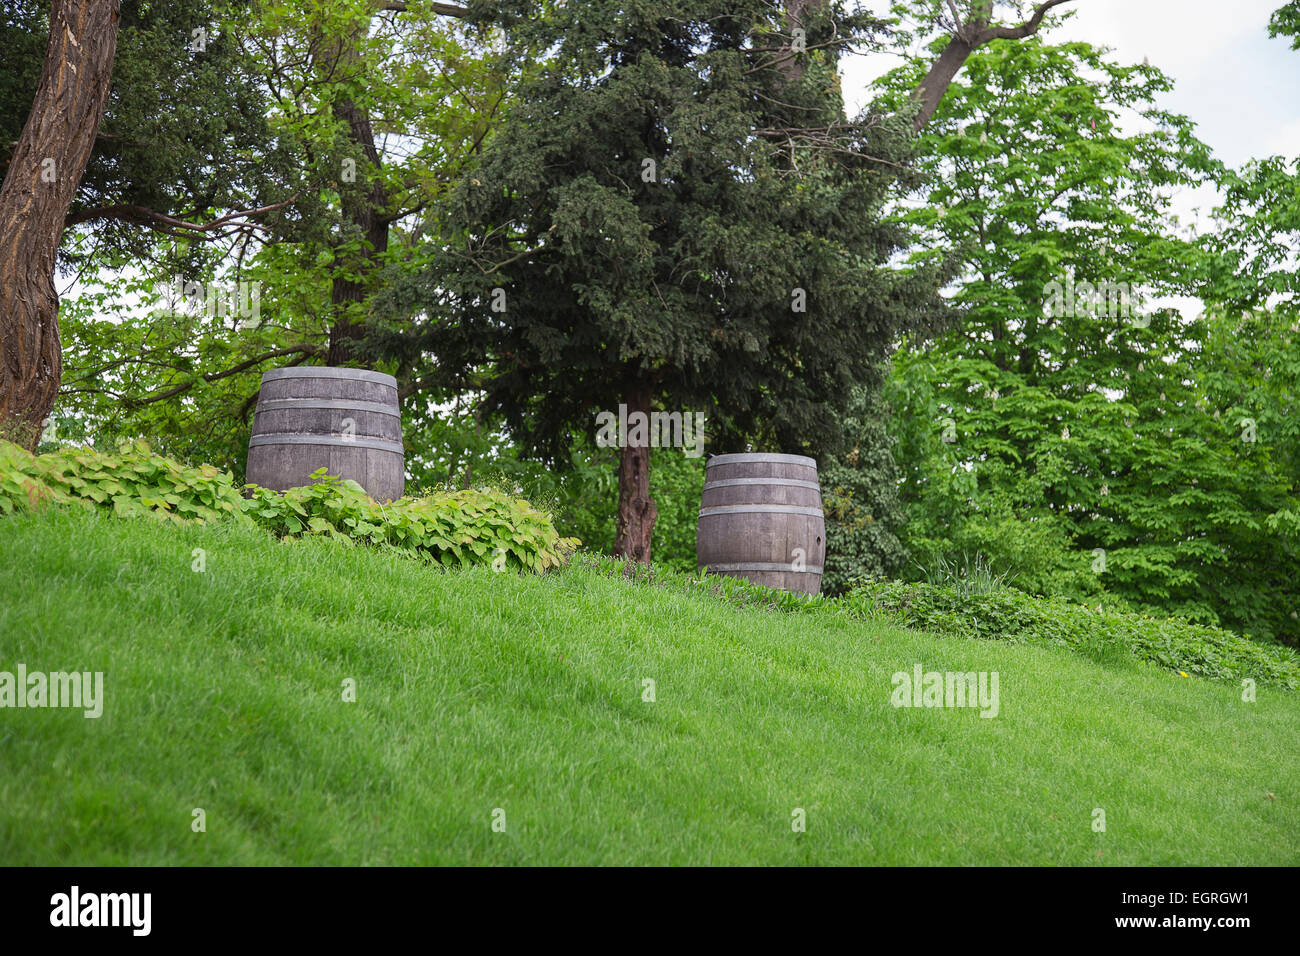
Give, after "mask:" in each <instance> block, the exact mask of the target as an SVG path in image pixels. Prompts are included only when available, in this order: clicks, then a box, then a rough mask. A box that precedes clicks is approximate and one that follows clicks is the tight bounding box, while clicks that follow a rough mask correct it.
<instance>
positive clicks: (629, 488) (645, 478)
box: [614, 384, 659, 564]
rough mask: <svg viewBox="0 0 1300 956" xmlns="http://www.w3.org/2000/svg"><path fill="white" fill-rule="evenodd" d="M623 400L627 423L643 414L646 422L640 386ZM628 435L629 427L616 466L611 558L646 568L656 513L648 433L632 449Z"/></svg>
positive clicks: (645, 396)
mask: <svg viewBox="0 0 1300 956" xmlns="http://www.w3.org/2000/svg"><path fill="white" fill-rule="evenodd" d="M623 400H624V402H625V403H626V404H627V417H628V421H629V423H630V422H631V421H632V416H633V414H634V413H635V412H641V413H643V414H644V415H645V416H646V420H647V422H648V421H649V416H650V389H649V388H647V387H646V386H644V385H640V384H637V385H630V386H628V388H627V391H626V393H625V394H624V398H623ZM632 431H633V430H632V428H631V426H630V424H629V427H628V435H627V436H626V437H627V438H628V440H627V441H625V442H624V443H623V448H622V451H621V453H620V458H619V463H618V533H617V535H616V536H615V538H614V556H615V557H619V558H631V559H632V560H633V561H637V562H639V563H641V564H649V563H650V540H651V536H652V535H653V534H654V528H655V519H656V518H657V517H658V516H659V509H658V508H657V507H655V503H654V501H653V500H652V499H651V497H650V448H649V447H648V442H649V432H648V429H646V430H645V431H644V432H643V434H642V436H639V437H642V438H643V440H644V441H645V442H646V444H638V445H633V444H632V441H631V438H632ZM620 437H623V436H620Z"/></svg>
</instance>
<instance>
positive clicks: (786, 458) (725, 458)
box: [708, 452, 817, 468]
mask: <svg viewBox="0 0 1300 956" xmlns="http://www.w3.org/2000/svg"><path fill="white" fill-rule="evenodd" d="M750 461H753V462H771V463H775V464H781V465H807V466H808V467H810V468H816V467H817V459H816V458H809V457H808V456H807V455H774V454H766V453H758V452H755V453H748V452H742V453H739V454H735V455H713V456H712V457H711V458H709V461H708V464H709V465H710V466H712V465H728V464H732V463H733V462H736V463H739V462H750Z"/></svg>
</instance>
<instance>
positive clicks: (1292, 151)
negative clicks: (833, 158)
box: [844, 0, 1300, 166]
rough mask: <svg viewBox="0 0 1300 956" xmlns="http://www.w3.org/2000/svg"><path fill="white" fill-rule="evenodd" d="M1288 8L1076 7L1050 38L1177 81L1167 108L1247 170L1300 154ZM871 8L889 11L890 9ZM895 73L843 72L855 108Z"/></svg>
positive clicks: (1147, 0) (1154, 0) (883, 62)
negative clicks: (1278, 17) (1275, 26)
mask: <svg viewBox="0 0 1300 956" xmlns="http://www.w3.org/2000/svg"><path fill="white" fill-rule="evenodd" d="M1283 3H1284V0H1230V2H1226V3H1225V2H1224V0H1073V2H1071V3H1068V4H1066V5H1064V6H1063V7H1059V8H1057V9H1058V10H1073V11H1074V15H1073V16H1072V17H1071V18H1070V19H1069V20H1067V21H1066V22H1065V23H1064V24H1062V25H1061V26H1060V27H1058V28H1056V29H1054V30H1051V31H1048V32H1046V33H1045V34H1044V36H1045V37H1046V38H1048V39H1051V40H1054V41H1057V42H1063V41H1068V40H1083V41H1086V42H1088V43H1092V44H1094V45H1096V46H1103V47H1109V48H1111V50H1112V51H1113V52H1112V56H1113V57H1114V58H1115V59H1117V60H1118V61H1119V62H1121V63H1141V62H1142V59H1143V57H1148V58H1150V60H1151V63H1152V65H1153V66H1157V67H1159V68H1160V69H1161V70H1163V71H1164V72H1165V73H1166V74H1168V75H1169V76H1170V77H1172V78H1173V80H1174V89H1173V92H1172V93H1170V94H1167V95H1166V96H1165V98H1164V99H1163V100H1161V101H1160V103H1159V105H1160V106H1162V107H1163V108H1165V109H1167V110H1170V111H1172V112H1175V113H1183V114H1185V115H1186V116H1189V117H1191V119H1192V120H1193V121H1195V123H1196V124H1197V127H1198V132H1199V135H1200V138H1201V139H1202V140H1203V141H1204V142H1206V143H1208V144H1209V145H1210V147H1211V148H1213V150H1214V152H1215V153H1216V154H1217V155H1218V156H1219V158H1220V159H1222V160H1224V161H1225V162H1227V163H1229V164H1231V165H1233V166H1239V165H1240V164H1241V163H1243V162H1244V161H1245V160H1247V159H1250V158H1252V157H1263V156H1270V155H1274V154H1278V153H1280V154H1283V155H1286V156H1292V157H1294V156H1296V155H1300V51H1293V50H1291V48H1290V41H1289V39H1286V38H1282V37H1279V38H1277V39H1270V38H1269V36H1268V20H1269V17H1270V16H1271V15H1272V13H1273V11H1274V10H1276V9H1277V8H1278V7H1280V6H1282V5H1283ZM864 5H865V6H867V7H869V8H871V9H873V10H876V11H878V12H879V11H881V10H883V9H884V8H886V7H887V6H888V4H887V3H884V2H880V0H874V2H868V3H866V4H864ZM894 65H896V64H895V61H894V60H893V59H892V58H889V57H884V56H863V57H851V58H848V59H847V60H846V62H845V64H844V91H845V95H846V97H847V98H848V100H849V102H850V107H851V111H852V108H853V107H858V106H860V105H862V103H863V102H865V100H866V99H867V97H866V86H867V84H868V83H869V82H870V81H871V80H872V79H873V78H874V77H876V76H878V75H880V74H881V73H883V72H885V71H886V70H888V69H889V68H891V67H892V66H894Z"/></svg>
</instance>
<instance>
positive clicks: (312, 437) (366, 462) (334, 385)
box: [247, 368, 406, 501]
mask: <svg viewBox="0 0 1300 956" xmlns="http://www.w3.org/2000/svg"><path fill="white" fill-rule="evenodd" d="M317 468H326V469H328V473H329V474H331V475H338V476H339V477H341V478H351V479H352V480H353V481H355V482H356V483H357V484H359V485H360V486H361V487H362V488H364V489H366V492H367V493H368V494H369V495H370V496H371V497H372V498H374V499H375V500H376V501H391V500H393V499H395V498H400V497H402V490H403V488H404V487H405V484H406V467H405V456H404V455H403V451H402V417H401V413H400V411H399V410H398V406H397V380H396V379H395V378H393V376H391V375H384V374H383V373H382V372H370V371H367V370H365V369H358V368H279V369H273V370H272V371H270V372H265V373H263V375H262V390H261V392H260V393H259V395H258V398H257V413H256V415H255V416H254V417H253V434H252V437H251V438H250V439H249V440H248V468H247V477H248V481H250V482H251V483H253V484H255V485H261V486H262V487H263V488H274V489H275V490H276V491H284V490H285V489H287V488H297V487H299V486H301V485H310V484H311V483H312V480H311V473H312V472H313V471H315V470H316V469H317Z"/></svg>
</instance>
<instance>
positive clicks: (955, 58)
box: [912, 0, 1070, 133]
mask: <svg viewBox="0 0 1300 956" xmlns="http://www.w3.org/2000/svg"><path fill="white" fill-rule="evenodd" d="M1069 2H1070V0H1042V2H1040V3H1039V4H1038V5H1037V6H1036V7H1034V12H1033V14H1031V15H1030V17H1029V19H1028V20H1026V21H1025V22H1024V23H1020V24H1017V25H1016V26H1013V27H1009V26H991V25H990V23H989V17H990V15H991V14H992V11H993V4H992V3H990V2H988V0H975V2H972V3H971V4H970V6H969V7H968V8H967V16H966V19H965V20H964V21H963V22H961V23H959V24H957V25H956V32H955V33H954V34H953V37H952V39H951V40H949V41H948V44H947V46H945V47H944V48H943V52H942V53H940V54H939V56H938V58H937V59H936V60H935V61H934V62H933V63H932V64H930V69H929V71H928V72H927V73H926V74H925V79H923V80H922V81H921V84H920V85H919V86H918V87H917V88H916V89H915V90H913V91H912V101H913V102H914V103H917V104H918V107H919V108H918V112H917V114H916V117H915V119H913V121H912V129H913V130H914V131H915V132H917V133H919V132H921V129H922V128H923V127H924V126H925V124H926V123H928V122H929V121H930V117H931V116H933V115H934V111H935V110H936V109H938V108H939V101H940V100H942V99H943V94H944V93H946V92H947V91H948V87H949V86H950V85H951V84H952V81H953V78H954V77H956V76H957V74H958V72H960V70H961V68H962V66H963V65H964V64H965V63H966V60H967V58H968V57H970V55H971V54H972V53H974V52H975V51H976V50H978V49H979V48H980V47H982V46H984V45H985V44H986V43H991V42H992V41H994V40H1023V39H1025V38H1026V37H1031V36H1033V35H1034V34H1036V33H1037V32H1038V29H1039V27H1041V26H1042V25H1043V17H1045V16H1046V15H1047V12H1048V11H1049V10H1051V9H1053V8H1054V7H1059V6H1060V5H1061V4H1063V3H1069ZM949 6H950V9H951V10H952V11H953V12H954V13H955V12H956V11H957V5H956V4H950V5H949Z"/></svg>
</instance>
